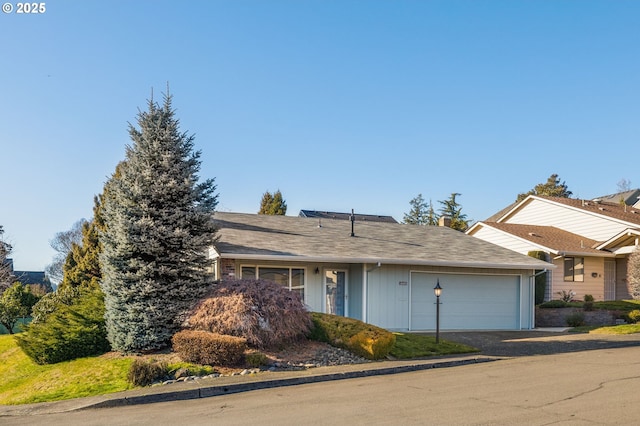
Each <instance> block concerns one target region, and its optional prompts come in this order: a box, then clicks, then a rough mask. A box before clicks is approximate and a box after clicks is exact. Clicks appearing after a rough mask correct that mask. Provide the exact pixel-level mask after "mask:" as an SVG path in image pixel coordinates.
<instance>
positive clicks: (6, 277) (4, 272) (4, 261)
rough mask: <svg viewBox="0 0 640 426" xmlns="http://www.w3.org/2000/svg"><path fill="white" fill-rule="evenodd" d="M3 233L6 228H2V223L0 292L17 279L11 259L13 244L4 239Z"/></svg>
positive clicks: (0, 226) (0, 229) (0, 228)
mask: <svg viewBox="0 0 640 426" xmlns="http://www.w3.org/2000/svg"><path fill="white" fill-rule="evenodd" d="M3 235H4V229H2V225H0V294H2V292H3V291H5V290H6V289H8V288H9V287H10V286H11V284H12V283H13V282H14V281H15V276H14V275H13V268H12V266H11V261H10V260H9V255H10V254H11V250H12V247H11V244H9V243H7V242H6V241H4V239H3V238H2V236H3Z"/></svg>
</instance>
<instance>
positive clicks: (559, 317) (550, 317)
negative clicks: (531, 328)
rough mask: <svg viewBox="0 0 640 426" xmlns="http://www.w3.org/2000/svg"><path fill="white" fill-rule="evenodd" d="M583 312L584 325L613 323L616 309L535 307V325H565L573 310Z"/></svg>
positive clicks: (616, 316) (617, 315)
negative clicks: (587, 309)
mask: <svg viewBox="0 0 640 426" xmlns="http://www.w3.org/2000/svg"><path fill="white" fill-rule="evenodd" d="M576 311H578V312H582V313H583V314H584V322H585V325H615V324H616V318H619V313H618V312H617V311H605V310H595V311H584V310H582V309H579V308H547V309H540V308H536V327H567V317H568V316H569V315H571V314H572V313H574V312H576Z"/></svg>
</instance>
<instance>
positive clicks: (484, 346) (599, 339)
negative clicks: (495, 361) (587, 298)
mask: <svg viewBox="0 0 640 426" xmlns="http://www.w3.org/2000/svg"><path fill="white" fill-rule="evenodd" d="M425 334H427V335H431V336H433V335H435V333H425ZM440 337H441V338H442V339H446V340H449V341H452V342H457V343H464V344H465V345H469V346H473V347H475V348H478V349H480V351H481V354H482V355H490V356H503V357H517V356H530V355H550V354H558V353H567V352H578V351H588V350H595V349H610V348H622V347H630V346H640V334H626V335H608V334H584V333H569V332H566V331H563V332H549V331H537V330H530V331H529V330H527V331H459V332H455V331H448V332H440Z"/></svg>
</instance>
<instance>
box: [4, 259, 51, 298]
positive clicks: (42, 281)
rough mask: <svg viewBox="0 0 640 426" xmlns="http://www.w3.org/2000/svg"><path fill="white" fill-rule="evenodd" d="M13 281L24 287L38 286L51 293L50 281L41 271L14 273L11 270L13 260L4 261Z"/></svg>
mask: <svg viewBox="0 0 640 426" xmlns="http://www.w3.org/2000/svg"><path fill="white" fill-rule="evenodd" d="M6 262H7V264H8V265H9V269H10V270H11V272H12V273H13V277H14V280H15V281H20V282H21V283H22V284H24V285H29V286H39V287H41V288H42V290H44V291H52V288H51V281H49V278H48V277H47V275H46V274H45V273H44V272H43V271H16V270H14V269H13V259H6Z"/></svg>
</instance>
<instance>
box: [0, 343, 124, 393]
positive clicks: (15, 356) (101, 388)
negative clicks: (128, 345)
mask: <svg viewBox="0 0 640 426" xmlns="http://www.w3.org/2000/svg"><path fill="white" fill-rule="evenodd" d="M130 364H131V358H125V357H118V358H113V357H111V358H110V357H106V356H102V357H88V358H80V359H77V360H74V361H68V362H61V363H58V364H50V365H38V364H36V363H35V362H33V361H31V359H29V357H27V356H26V355H25V354H24V352H22V350H21V349H20V348H19V347H18V346H17V345H16V343H15V340H14V339H13V336H10V335H0V377H2V380H1V381H0V404H3V405H9V404H29V403H35V402H46V401H59V400H63V399H71V398H80V397H85V396H93V395H101V394H106V393H112V392H118V391H123V390H127V389H131V388H132V385H131V384H129V383H128V382H127V371H128V370H129V365H130Z"/></svg>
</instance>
